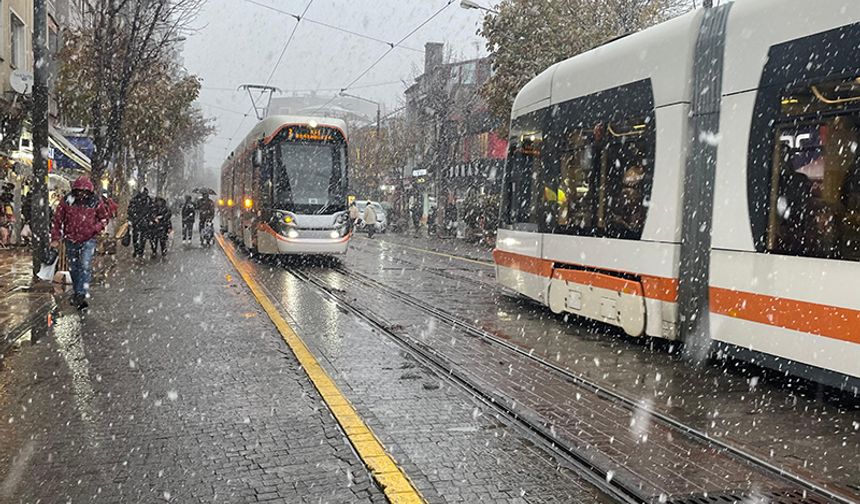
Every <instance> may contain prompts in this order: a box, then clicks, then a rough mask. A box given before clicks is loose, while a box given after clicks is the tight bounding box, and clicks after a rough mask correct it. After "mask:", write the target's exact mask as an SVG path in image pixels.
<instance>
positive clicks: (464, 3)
mask: <svg viewBox="0 0 860 504" xmlns="http://www.w3.org/2000/svg"><path fill="white" fill-rule="evenodd" d="M460 7H462V8H464V9H479V10H482V11H486V12H489V13H490V14H498V13H499V11H497V10H494V9H490V8H488V7H484V6H482V5H478V4H477V3H476V2H474V1H473V0H460Z"/></svg>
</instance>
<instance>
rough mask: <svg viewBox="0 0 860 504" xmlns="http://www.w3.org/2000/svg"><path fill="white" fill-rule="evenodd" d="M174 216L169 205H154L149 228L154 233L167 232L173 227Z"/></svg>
mask: <svg viewBox="0 0 860 504" xmlns="http://www.w3.org/2000/svg"><path fill="white" fill-rule="evenodd" d="M172 216H173V213H172V212H171V211H170V208H168V207H167V205H164V206H154V207H153V208H152V212H151V213H150V219H149V229H150V231H151V232H152V233H153V234H165V235H166V234H167V233H168V232H169V231H170V230H171V229H173V224H172V223H171V222H170V218H171V217H172Z"/></svg>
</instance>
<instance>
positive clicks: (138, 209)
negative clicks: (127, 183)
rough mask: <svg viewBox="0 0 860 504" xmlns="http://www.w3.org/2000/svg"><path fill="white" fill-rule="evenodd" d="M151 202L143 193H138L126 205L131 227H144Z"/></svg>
mask: <svg viewBox="0 0 860 504" xmlns="http://www.w3.org/2000/svg"><path fill="white" fill-rule="evenodd" d="M151 206H152V200H151V199H150V198H149V196H148V195H147V194H146V193H144V192H139V193H137V194H135V195H134V197H133V198H132V199H131V201H129V203H128V220H129V221H130V222H131V225H132V226H140V225H146V224H147V220H148V217H149V213H150V207H151Z"/></svg>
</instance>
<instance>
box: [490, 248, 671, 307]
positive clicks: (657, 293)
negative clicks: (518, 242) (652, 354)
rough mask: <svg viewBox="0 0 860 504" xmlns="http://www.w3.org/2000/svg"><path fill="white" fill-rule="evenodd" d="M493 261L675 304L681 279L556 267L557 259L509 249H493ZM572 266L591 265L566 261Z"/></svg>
mask: <svg viewBox="0 0 860 504" xmlns="http://www.w3.org/2000/svg"><path fill="white" fill-rule="evenodd" d="M493 260H494V261H495V262H496V264H498V265H499V266H504V267H506V268H512V269H516V270H520V271H524V272H526V273H531V274H533V275H539V276H542V277H547V278H550V277H552V278H558V279H560V280H565V281H567V282H575V283H579V284H584V285H591V286H594V287H599V288H601V289H608V290H614V291H617V292H623V293H625V294H633V295H635V296H642V297H646V298H649V299H658V300H660V301H668V302H670V303H675V302H677V300H678V280H676V279H674V278H666V277H658V276H650V275H641V274H639V273H634V272H628V271H621V270H611V271H617V272H618V273H623V274H628V275H637V276H639V278H640V281H639V282H637V281H635V280H627V279H624V278H621V277H617V276H613V275H609V274H606V273H598V272H592V271H582V270H569V269H553V266H554V265H555V262H553V261H550V260H547V259H540V258H537V257H531V256H527V255H523V254H517V253H514V252H505V251H504V250H499V249H496V250H493ZM564 264H567V265H570V266H579V267H591V266H585V265H582V264H572V263H564Z"/></svg>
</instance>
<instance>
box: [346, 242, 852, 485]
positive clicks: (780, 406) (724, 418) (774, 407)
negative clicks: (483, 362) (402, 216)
mask: <svg viewBox="0 0 860 504" xmlns="http://www.w3.org/2000/svg"><path fill="white" fill-rule="evenodd" d="M345 264H346V266H347V268H350V269H354V270H355V271H358V272H361V273H364V274H366V275H368V276H370V277H372V278H374V279H376V280H379V281H382V282H384V283H385V284H386V285H389V286H391V287H394V288H396V289H398V290H400V291H402V292H406V293H408V294H410V295H412V296H413V297H415V298H418V299H421V300H424V301H426V302H427V303H428V304H431V305H433V306H437V307H439V308H442V309H445V310H446V311H448V312H450V313H453V314H455V315H457V316H458V317H459V318H461V319H463V320H466V321H469V322H471V323H474V324H475V325H478V326H480V327H482V328H483V329H485V330H487V331H489V332H491V333H493V334H496V335H497V336H499V337H501V338H504V339H506V340H508V341H510V342H512V343H514V344H516V345H518V346H520V347H522V348H524V349H527V350H529V351H533V352H535V354H537V355H539V356H541V357H543V358H546V359H547V360H550V361H552V362H555V363H556V364H558V365H560V366H561V367H563V368H566V369H568V370H571V371H574V372H576V373H578V374H580V375H582V376H585V377H587V378H589V379H591V380H594V381H596V382H598V383H600V384H602V385H604V386H608V387H611V388H614V389H615V390H617V391H619V392H621V393H623V394H625V395H627V396H628V397H631V398H634V399H636V400H641V401H644V402H645V403H646V404H649V405H650V406H652V407H654V408H657V409H658V410H659V411H661V412H664V413H667V414H669V415H671V416H673V417H675V418H677V419H679V420H681V421H683V422H685V423H687V424H689V425H692V426H694V427H696V428H698V429H700V430H703V431H706V432H708V433H709V434H710V435H712V436H716V437H718V438H721V439H724V440H726V441H729V442H731V443H734V444H736V445H738V446H742V447H744V448H745V449H746V450H749V451H751V452H753V453H756V454H758V455H760V456H762V457H764V458H766V459H769V460H771V461H772V462H774V463H776V464H779V465H783V466H785V467H787V468H790V469H791V470H792V471H793V472H796V473H798V474H801V475H805V476H807V477H809V478H811V479H814V480H817V481H820V482H823V483H829V484H835V485H837V486H839V487H841V488H842V489H843V490H844V491H846V492H853V493H855V494H858V496H860V479H858V472H857V468H858V467H860V429H858V426H860V404H858V402H857V400H856V398H852V397H845V396H843V395H839V394H834V393H832V392H828V391H825V390H820V389H815V388H814V387H809V386H808V385H806V384H803V383H802V382H800V381H798V380H792V379H785V378H783V377H779V376H774V375H773V374H772V373H766V372H764V371H763V370H761V369H758V368H755V367H751V366H746V365H742V364H739V363H736V362H732V361H728V362H716V363H711V364H708V365H705V366H699V367H694V366H691V365H689V364H688V363H686V362H684V361H683V360H682V359H681V358H680V356H678V355H677V352H674V350H675V348H673V347H672V345H671V343H669V342H662V341H658V340H651V339H636V338H628V337H625V336H623V335H619V334H618V332H617V331H614V330H612V329H610V328H607V327H606V326H603V325H600V324H594V323H590V322H587V321H582V320H579V319H575V318H569V317H563V316H555V315H553V314H552V313H551V312H549V310H548V309H544V308H543V307H541V306H536V305H535V304H532V303H529V302H526V301H522V300H520V299H516V298H513V297H511V296H508V295H506V293H505V292H503V291H502V290H501V289H500V288H498V287H497V286H496V285H495V284H494V281H493V278H494V272H493V268H492V267H488V266H482V265H479V264H475V263H470V262H465V261H458V260H456V259H452V258H446V257H442V256H438V255H434V254H426V253H421V252H420V251H416V250H413V249H410V248H406V247H403V246H399V245H398V244H397V243H396V242H395V241H394V240H391V239H388V242H381V241H375V240H367V239H364V238H359V239H356V240H353V242H352V245H351V250H350V253H349V254H348V255H347V258H346V262H345Z"/></svg>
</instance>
